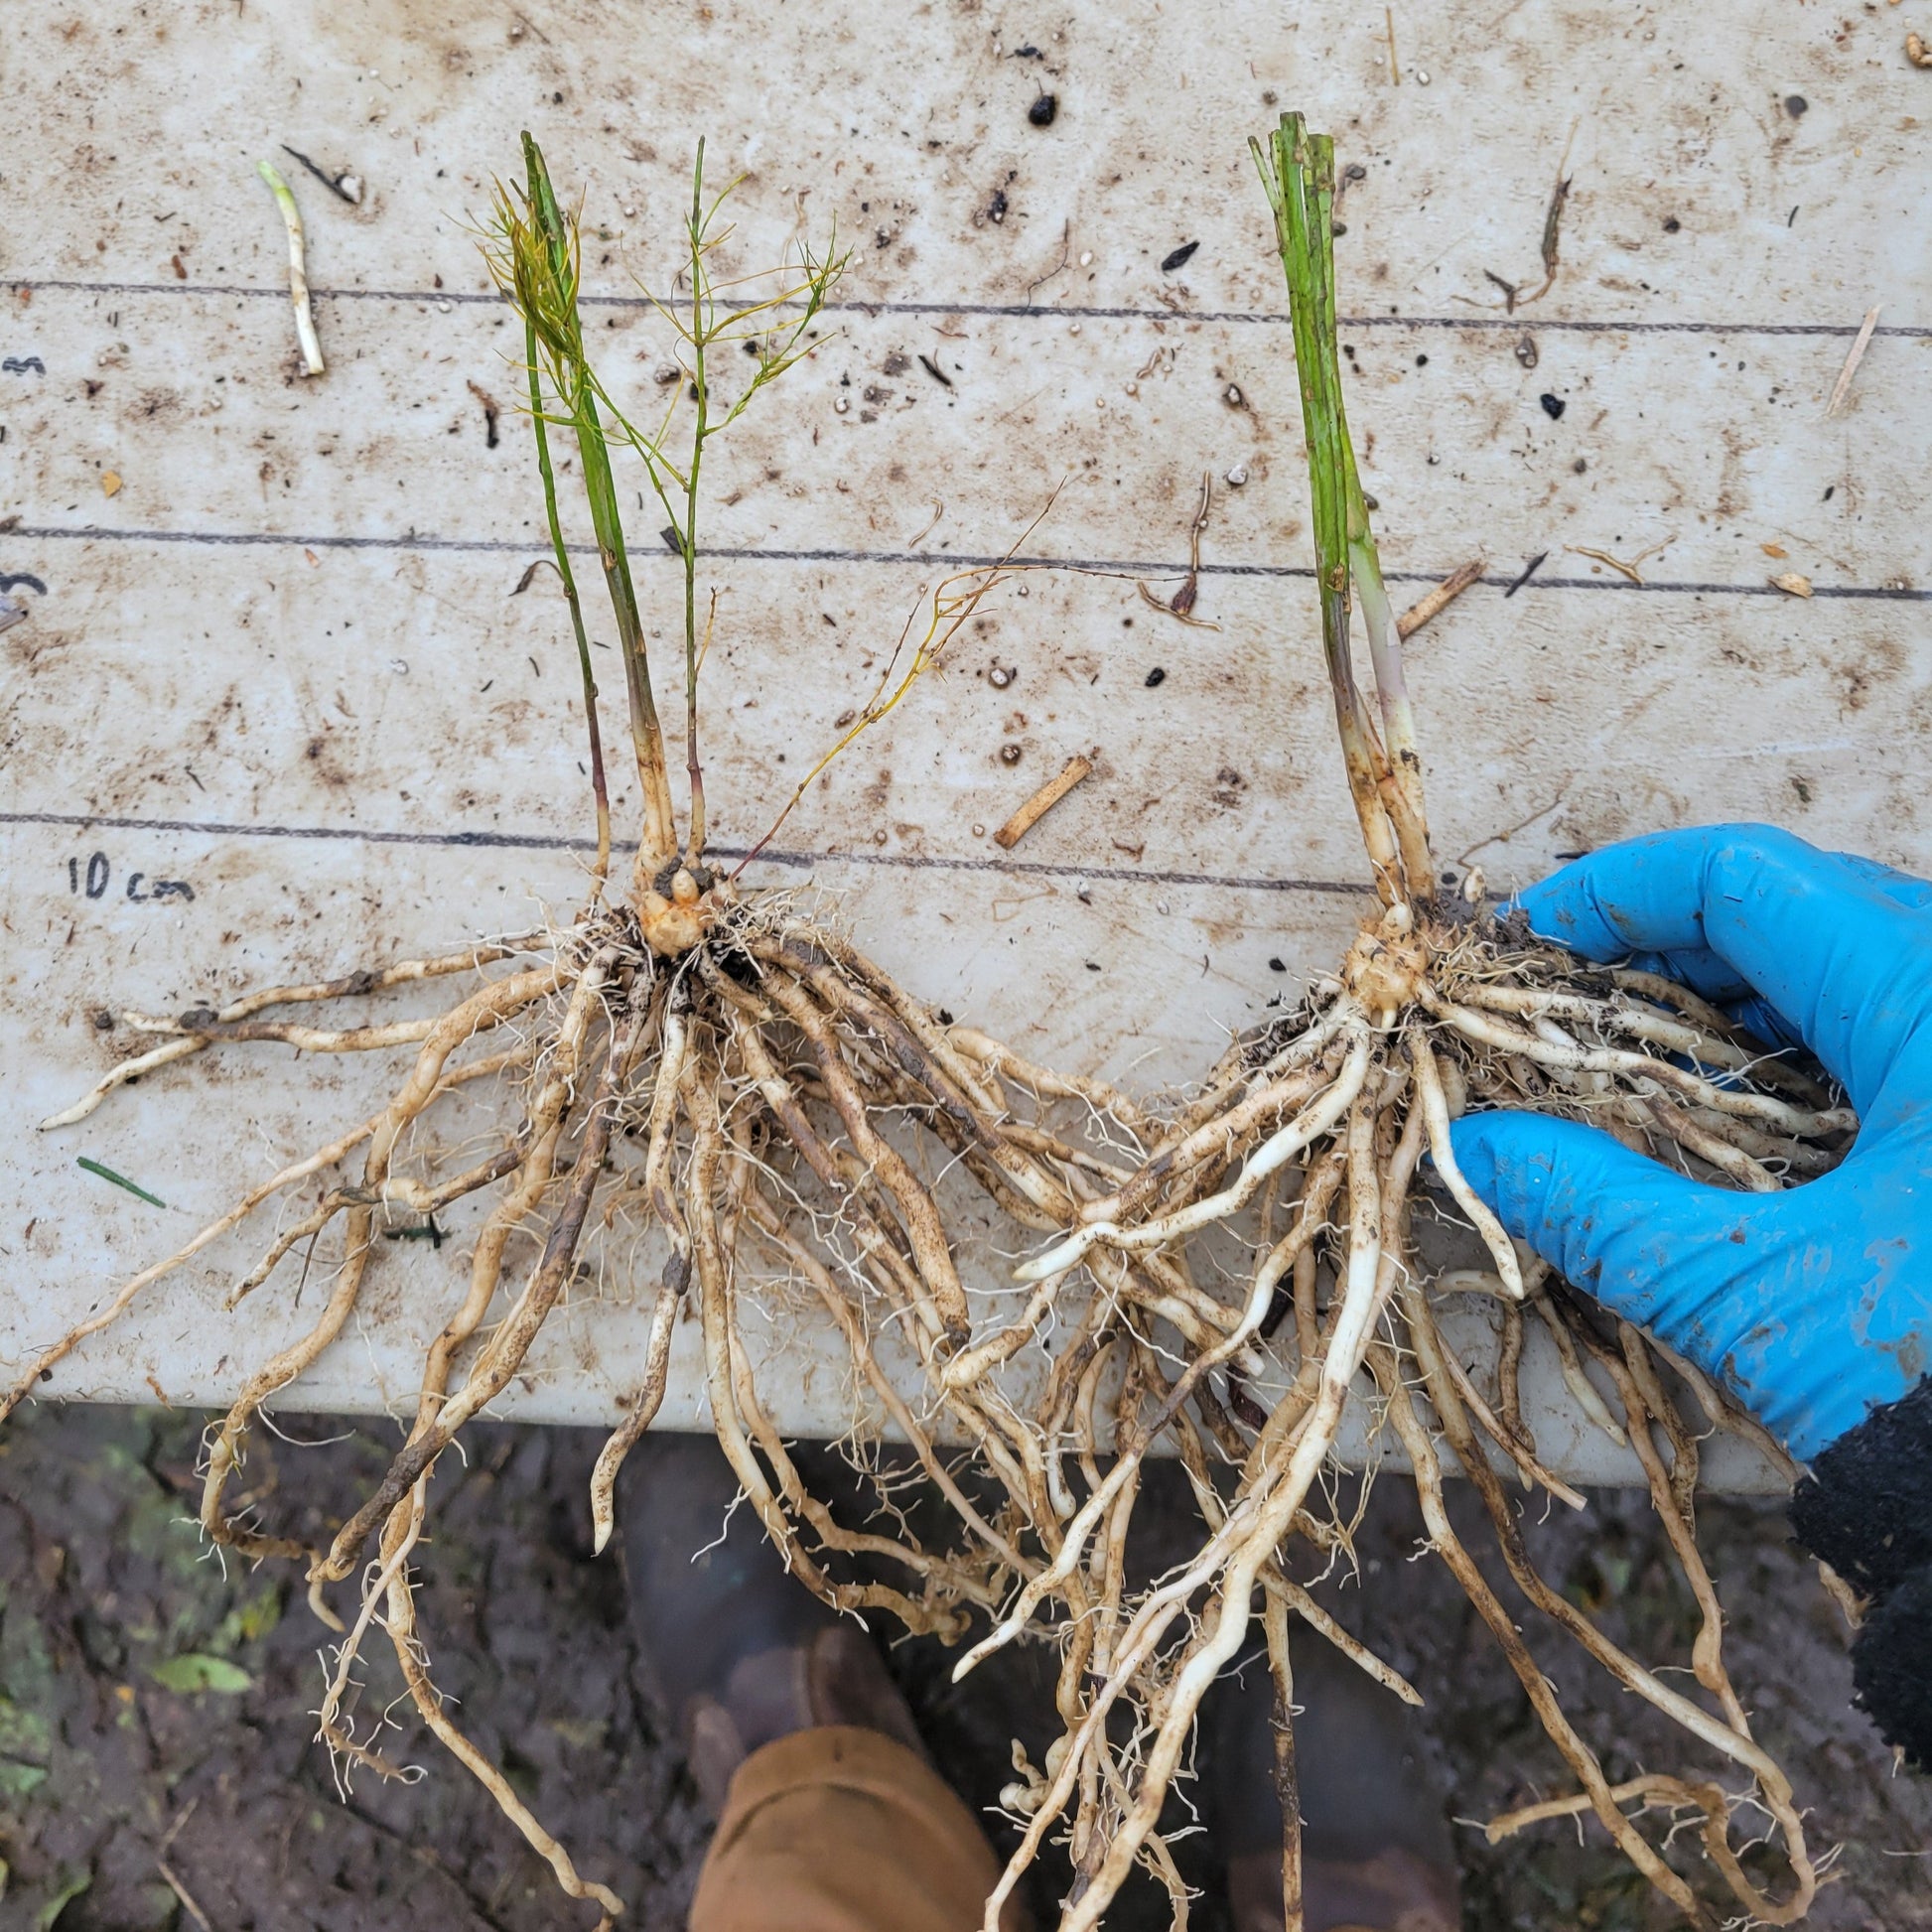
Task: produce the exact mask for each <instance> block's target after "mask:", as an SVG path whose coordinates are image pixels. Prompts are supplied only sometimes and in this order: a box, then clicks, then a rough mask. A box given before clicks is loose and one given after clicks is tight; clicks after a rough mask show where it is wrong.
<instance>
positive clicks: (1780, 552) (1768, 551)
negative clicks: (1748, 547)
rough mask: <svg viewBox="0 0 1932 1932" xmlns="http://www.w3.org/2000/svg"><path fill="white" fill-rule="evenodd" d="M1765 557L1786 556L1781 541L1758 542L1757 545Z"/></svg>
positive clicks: (1786, 552)
mask: <svg viewBox="0 0 1932 1932" xmlns="http://www.w3.org/2000/svg"><path fill="white" fill-rule="evenodd" d="M1757 547H1758V548H1759V549H1760V550H1761V551H1763V552H1764V554H1765V555H1766V556H1767V557H1788V556H1790V554H1791V553H1790V551H1788V550H1787V549H1786V548H1785V547H1784V545H1783V544H1781V543H1760V544H1759V545H1758V546H1757Z"/></svg>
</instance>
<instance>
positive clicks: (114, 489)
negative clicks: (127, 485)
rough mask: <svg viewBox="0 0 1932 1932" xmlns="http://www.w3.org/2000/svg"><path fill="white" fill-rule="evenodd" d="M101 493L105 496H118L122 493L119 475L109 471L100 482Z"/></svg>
mask: <svg viewBox="0 0 1932 1932" xmlns="http://www.w3.org/2000/svg"><path fill="white" fill-rule="evenodd" d="M100 493H101V494H102V495H103V496H118V495H119V494H120V493H121V479H120V476H119V473H118V472H116V471H113V470H109V471H108V472H107V473H106V474H105V475H104V476H103V477H102V478H101V480H100Z"/></svg>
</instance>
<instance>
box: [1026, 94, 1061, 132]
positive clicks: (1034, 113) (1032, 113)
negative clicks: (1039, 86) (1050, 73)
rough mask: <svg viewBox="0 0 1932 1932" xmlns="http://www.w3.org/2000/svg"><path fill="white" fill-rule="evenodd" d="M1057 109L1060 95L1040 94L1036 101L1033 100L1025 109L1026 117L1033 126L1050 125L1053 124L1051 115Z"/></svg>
mask: <svg viewBox="0 0 1932 1932" xmlns="http://www.w3.org/2000/svg"><path fill="white" fill-rule="evenodd" d="M1059 111H1060V97H1059V95H1058V94H1041V95H1040V96H1039V98H1038V99H1037V100H1036V101H1035V102H1034V104H1033V105H1032V106H1031V107H1029V108H1028V109H1027V118H1028V120H1030V121H1032V122H1033V124H1034V125H1035V127H1051V126H1052V125H1053V117H1054V116H1055V115H1056V114H1057V113H1058V112H1059Z"/></svg>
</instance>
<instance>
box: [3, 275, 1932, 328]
mask: <svg viewBox="0 0 1932 1932" xmlns="http://www.w3.org/2000/svg"><path fill="white" fill-rule="evenodd" d="M6 286H7V287H8V288H11V289H31V290H33V291H35V292H36V293H38V292H40V291H42V290H49V291H57V292H62V293H69V294H76V295H211V296H237V297H242V298H245V299H247V300H249V301H275V302H286V301H287V300H288V299H289V292H288V290H287V289H286V288H257V287H255V286H253V285H252V284H247V283H222V282H73V281H46V282H35V281H13V282H9V283H7V284H6ZM309 294H310V296H311V297H312V298H313V299H314V300H315V301H317V302H414V303H419V304H422V305H424V306H427V305H428V304H431V303H440V304H442V305H443V306H445V307H454V306H456V305H458V304H462V305H464V306H466V307H471V308H477V307H489V306H493V305H494V304H496V303H499V302H501V301H503V300H504V298H503V297H502V296H500V295H498V294H497V293H496V292H495V291H494V290H480V289H323V288H312V289H311V290H310V291H309ZM579 300H580V301H581V302H582V304H583V306H584V307H585V308H587V309H635V310H637V311H638V312H639V313H640V314H642V313H648V312H650V310H651V307H652V305H651V302H650V299H649V298H648V297H646V296H637V295H586V296H581V297H580V298H579ZM794 306H795V305H794ZM821 313H825V314H840V315H857V316H992V317H1011V318H1013V319H1015V320H1019V321H1031V322H1051V321H1053V320H1055V319H1056V318H1058V319H1063V320H1065V321H1067V322H1226V323H1246V324H1252V325H1255V326H1257V327H1268V328H1286V327H1287V326H1288V321H1289V318H1288V314H1287V312H1286V311H1285V310H1281V311H1278V310H1273V309H1170V308H1166V307H1161V308H1151V309H1137V308H1133V307H1120V308H1103V307H1097V306H1093V307H1077V308H1076V307H1075V306H1074V305H1073V304H1071V303H1067V304H1063V305H1060V304H1055V305H1051V306H1041V305H1039V304H1036V303H1032V302H828V303H826V304H825V305H824V308H823V310H822V311H821ZM1340 327H1341V328H1343V329H1443V330H1463V331H1473V332H1476V333H1478V334H1479V333H1481V332H1483V331H1485V330H1495V329H1507V330H1510V331H1512V332H1513V333H1516V334H1521V333H1522V331H1523V330H1524V329H1525V327H1528V328H1530V329H1531V330H1533V331H1534V332H1535V333H1537V334H1549V335H1573V336H1575V335H1581V336H1846V337H1851V336H1856V335H1857V334H1858V333H1859V327H1860V325H1859V324H1858V323H1856V322H1688V321H1686V322H1637V321H1625V322H1615V321H1593V320H1571V321H1558V320H1556V319H1555V318H1551V319H1549V320H1542V319H1539V320H1537V321H1536V322H1534V323H1531V324H1527V325H1526V324H1525V323H1524V321H1523V319H1522V317H1520V316H1506V315H1502V314H1500V313H1499V314H1497V315H1494V316H1343V317H1341V318H1340ZM1871 333H1872V334H1873V335H1874V336H1899V337H1904V338H1906V339H1908V340H1919V339H1932V325H1920V324H1910V323H1895V324H1889V325H1881V326H1880V327H1879V328H1877V329H1874V330H1873V331H1872V332H1871Z"/></svg>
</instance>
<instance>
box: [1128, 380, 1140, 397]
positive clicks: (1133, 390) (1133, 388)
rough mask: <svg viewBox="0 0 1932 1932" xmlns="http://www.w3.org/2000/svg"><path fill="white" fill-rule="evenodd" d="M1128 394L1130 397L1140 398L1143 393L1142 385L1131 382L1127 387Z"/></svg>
mask: <svg viewBox="0 0 1932 1932" xmlns="http://www.w3.org/2000/svg"><path fill="white" fill-rule="evenodd" d="M1127 393H1128V394H1129V395H1130V396H1138V395H1139V394H1140V393H1141V385H1140V384H1139V383H1138V382H1130V383H1129V384H1128V385H1127Z"/></svg>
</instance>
